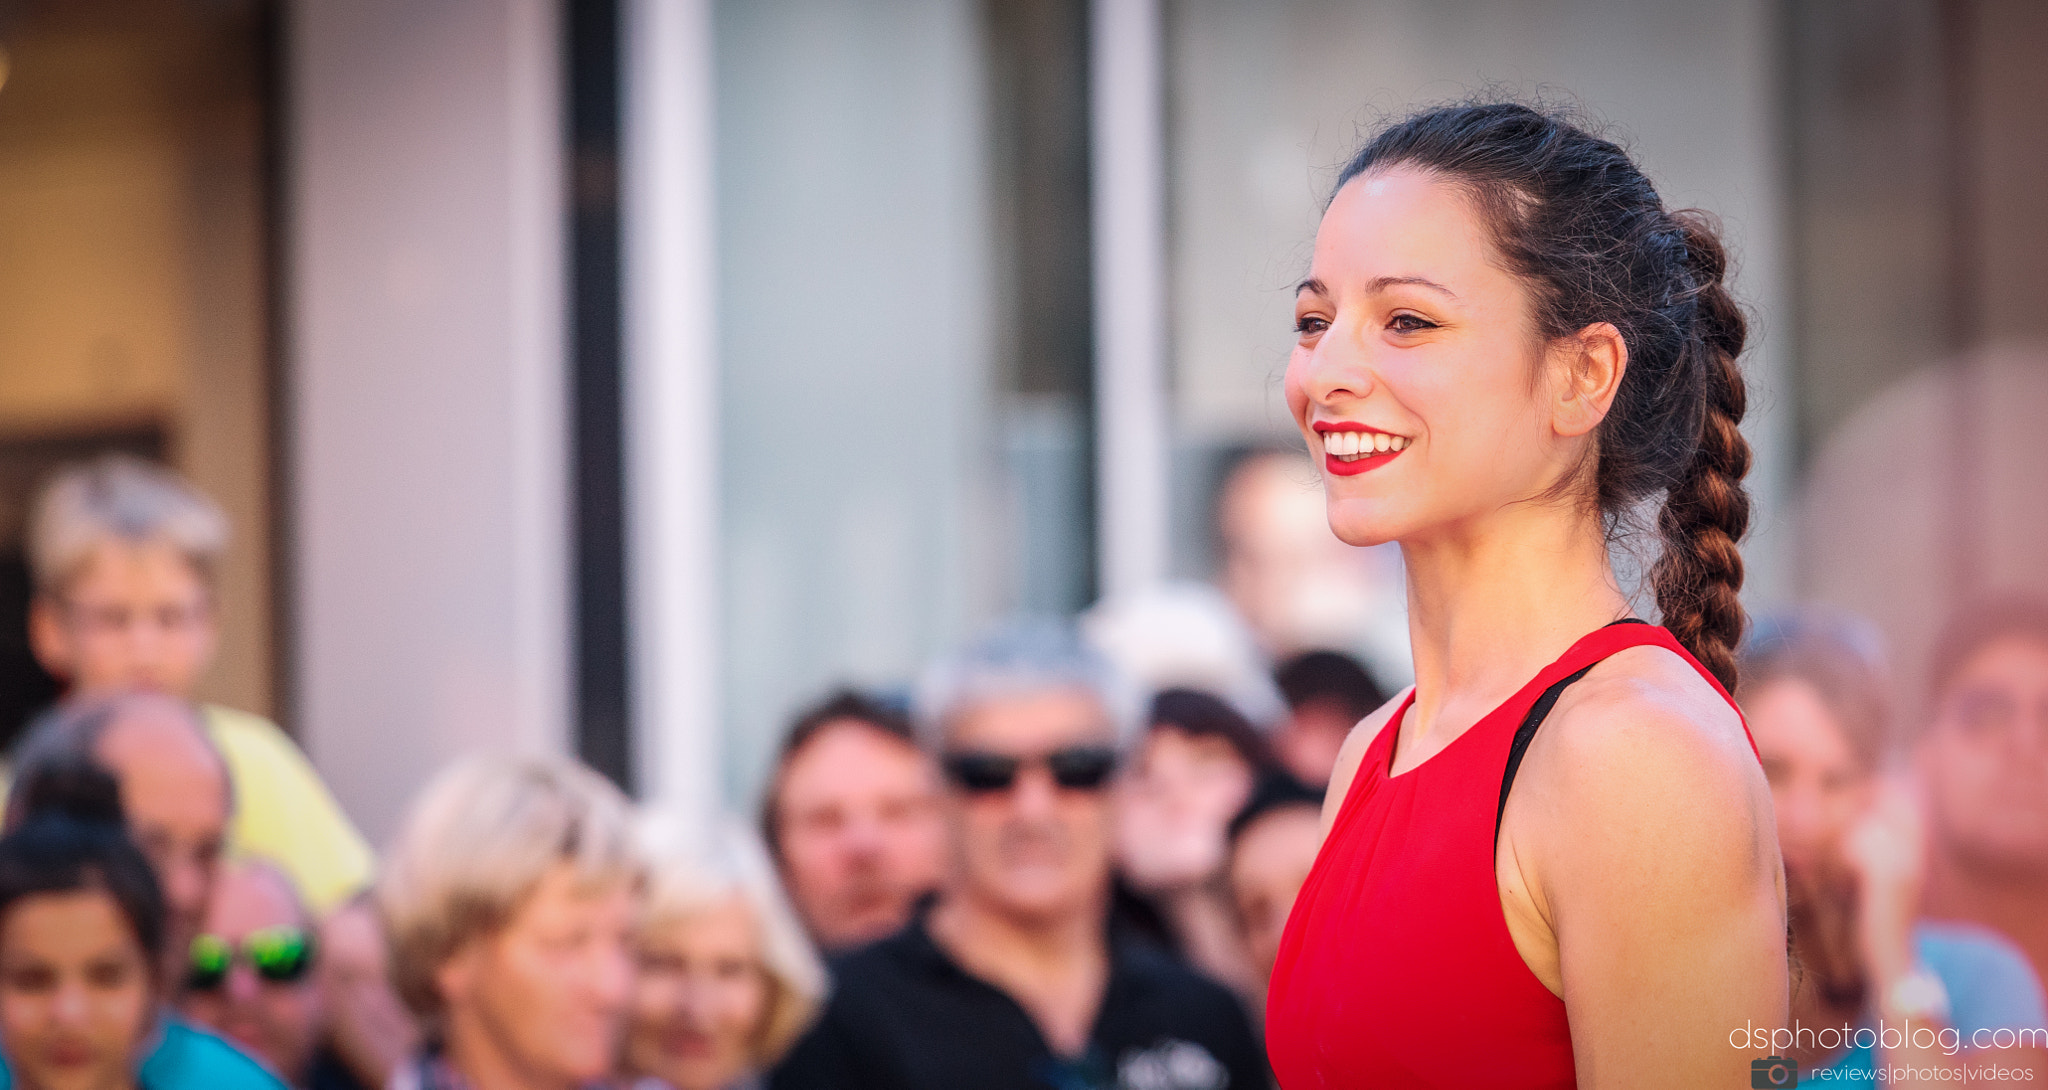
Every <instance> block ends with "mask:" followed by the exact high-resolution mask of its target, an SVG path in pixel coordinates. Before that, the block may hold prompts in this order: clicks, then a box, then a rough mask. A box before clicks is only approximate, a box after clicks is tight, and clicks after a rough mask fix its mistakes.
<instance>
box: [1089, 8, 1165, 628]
mask: <svg viewBox="0 0 2048 1090" xmlns="http://www.w3.org/2000/svg"><path fill="white" fill-rule="evenodd" d="M1090 31H1091V33H1090V35H1089V40H1090V44H1089V50H1090V56H1089V77H1090V87H1089V98H1090V109H1091V110H1092V112H1093V117H1092V118H1091V121H1092V123H1093V124H1092V127H1091V132H1090V150H1091V156H1090V158H1091V160H1092V165H1091V170H1092V172H1093V179H1092V180H1093V183H1094V185H1093V189H1094V193H1093V201H1094V224H1093V230H1094V249H1095V262H1094V273H1095V422H1096V423H1095V442H1096V482H1097V483H1096V497H1097V498H1096V503H1097V508H1096V510H1097V515H1096V520H1097V527H1096V528H1097V533H1098V535H1099V539H1100V544H1099V548H1100V550H1101V552H1100V557H1101V588H1102V592H1103V593H1104V594H1105V595H1109V594H1116V593H1119V592H1123V591H1129V590H1134V589H1139V588H1142V587H1144V586H1146V585H1147V584H1150V583H1153V582H1156V581H1158V580H1159V579H1161V578H1163V577H1164V576H1165V574H1166V563H1167V525H1168V523H1167V517H1168V511H1167V496H1168V493H1169V485H1170V482H1169V477H1168V469H1167V443H1168V440H1167V387H1166V240H1165V226H1166V209H1165V183H1166V176H1165V161H1166V155H1165V128H1164V112H1163V109H1162V106H1161V102H1162V99H1163V93H1162V79H1163V71H1164V69H1163V67H1162V65H1161V58H1160V51H1161V49H1162V43H1161V34H1160V22H1159V5H1158V0H1094V4H1093V8H1092V11H1091V26H1090Z"/></svg>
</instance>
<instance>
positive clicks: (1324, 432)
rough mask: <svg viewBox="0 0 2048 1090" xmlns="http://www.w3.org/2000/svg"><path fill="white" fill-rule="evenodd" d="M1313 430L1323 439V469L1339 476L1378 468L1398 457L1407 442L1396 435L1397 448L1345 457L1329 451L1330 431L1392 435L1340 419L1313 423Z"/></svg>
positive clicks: (1348, 475)
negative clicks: (1399, 446) (1399, 445)
mask: <svg viewBox="0 0 2048 1090" xmlns="http://www.w3.org/2000/svg"><path fill="white" fill-rule="evenodd" d="M1315 431H1316V434H1317V435H1319V436H1321V437H1322V439H1323V469H1324V470H1325V471H1327V472H1329V473H1332V474H1334V475H1336V476H1339V477H1356V476H1358V475H1359V474H1361V473H1369V472H1371V471H1372V470H1375V469H1378V468H1379V467H1381V466H1383V465H1386V464H1387V463H1388V462H1391V461H1393V460H1394V459H1396V458H1399V457H1400V456H1401V452H1402V451H1403V450H1406V449H1407V447H1408V442H1409V441H1408V440H1407V439H1406V438H1405V437H1400V436H1396V441H1397V442H1399V443H1400V444H1401V448H1400V449H1399V450H1383V451H1380V452H1378V453H1376V454H1366V455H1364V456H1363V457H1357V458H1349V459H1346V458H1340V457H1338V456H1337V455H1334V454H1331V453H1330V452H1329V437H1330V435H1331V434H1332V433H1342V432H1363V433H1366V434H1369V435H1392V434H1393V433H1392V432H1381V431H1380V430H1379V429H1377V428H1369V427H1366V426H1365V425H1364V424H1354V423H1351V422H1349V421H1341V420H1340V421H1327V422H1323V423H1318V424H1316V425H1315Z"/></svg>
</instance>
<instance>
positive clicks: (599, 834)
mask: <svg viewBox="0 0 2048 1090" xmlns="http://www.w3.org/2000/svg"><path fill="white" fill-rule="evenodd" d="M643 881H644V878H643V874H642V870H641V862H640V853H639V849H638V846H637V844H636V842H635V838H634V835H633V829H632V824H631V818H630V808H629V805H628V804H627V802H626V799H625V796H623V795H621V794H620V793H619V791H618V789H617V788H615V787H613V786H612V785H611V784H610V783H609V782H607V781H606V780H605V779H603V778H602V777H600V776H598V775H597V774H596V773H594V772H591V771H590V770H589V769H587V768H584V767H583V766H581V765H578V764H576V763H575V762H573V761H569V760H566V759H562V758H555V757H490V758H471V759H468V760H465V761H462V762H460V763H458V764H456V765H455V766H453V767H451V768H449V769H448V770H446V771H444V772H443V773H441V774H440V775H439V776H437V777H435V779H434V781H433V782H432V783H430V784H428V786H427V788H426V790H425V791H424V792H423V793H422V794H421V796H420V798H419V800H418V802H417V803H416V804H415V806H414V808H413V810H412V813H411V814H410V815H409V816H408V817H407V819H406V822H405V826H404V828H403V830H402V831H401V832H400V833H399V836H398V840H397V842H396V843H395V844H394V845H393V847H392V849H391V853H390V856H389V858H388V859H387V860H386V862H385V866H384V870H383V873H382V875H381V876H380V877H379V879H378V884H377V893H376V898H377V906H378V909H379V910H380V912H381V914H382V915H383V918H384V925H385V933H386V935H387V936H388V939H389V942H390V946H391V971H392V979H393V983H395V984H396V985H397V987H398V993H399V995H400V996H401V997H403V998H404V1000H405V1002H406V1005H407V1006H408V1007H410V1008H412V1011H413V1013H414V1014H415V1015H416V1016H417V1017H419V1018H420V1019H421V1020H422V1021H423V1022H425V1023H426V1024H427V1025H428V1026H429V1027H430V1028H429V1031H428V1040H429V1044H428V1048H427V1050H426V1052H425V1053H424V1054H423V1055H422V1056H420V1057H419V1058H418V1059H417V1061H416V1062H414V1063H412V1064H410V1065H408V1066H407V1067H405V1068H404V1069H402V1070H401V1071H400V1072H399V1073H398V1075H397V1077H396V1078H395V1079H394V1080H393V1082H392V1086H393V1087H394V1088H397V1090H443V1088H448V1087H465V1088H471V1090H510V1088H521V1090H574V1088H577V1087H585V1086H590V1085H593V1084H596V1083H598V1082H599V1080H601V1079H603V1078H604V1077H605V1076H606V1075H608V1074H609V1073H610V1071H611V1068H612V1064H613V1061H614V1059H615V1057H616V1056H617V1053H618V1048H619V1045H620V1042H621V1036H622V1034H623V1032H624V1030H625V1021H626V1011H627V1004H628V1001H629V999H630V994H631V990H632V986H633V946H632V940H633V924H634V920H635V916H636V915H637V912H638V909H639V902H640V898H641V892H642V884H643Z"/></svg>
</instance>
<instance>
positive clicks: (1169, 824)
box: [1117, 725, 1252, 890]
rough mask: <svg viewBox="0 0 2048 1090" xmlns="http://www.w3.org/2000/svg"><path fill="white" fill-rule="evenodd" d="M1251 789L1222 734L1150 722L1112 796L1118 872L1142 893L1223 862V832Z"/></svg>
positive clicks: (1179, 883)
mask: <svg viewBox="0 0 2048 1090" xmlns="http://www.w3.org/2000/svg"><path fill="white" fill-rule="evenodd" d="M1251 791H1252V769H1251V766H1250V765H1249V764H1246V763H1245V760H1244V758H1243V757H1240V756H1239V755H1238V752H1237V750H1236V749H1235V748H1233V747H1232V746H1231V744H1230V743H1229V742H1228V741H1226V740H1225V739H1223V738H1220V737H1218V736H1216V735H1213V734H1211V735H1203V734H1190V733H1188V732H1187V731H1184V730H1181V729H1180V728H1179V727H1175V726H1172V725H1160V726H1155V727H1153V728H1152V729H1151V730H1150V731H1147V732H1146V734H1145V741H1144V744H1143V745H1142V746H1140V747H1139V749H1138V755H1137V760H1136V761H1135V762H1133V763H1132V766H1131V770H1130V772H1129V774H1128V775H1126V776H1125V777H1124V779H1123V783H1122V784H1121V787H1120V791H1119V793H1118V804H1119V805H1118V808H1117V855H1118V859H1119V861H1120V862H1121V863H1122V864H1123V869H1124V873H1125V874H1127V875H1129V876H1130V879H1131V881H1132V882H1133V883H1134V884H1135V885H1137V886H1138V888H1140V889H1144V890H1160V889H1172V888H1181V887H1186V886H1190V885H1194V884H1197V883H1200V882H1203V881H1206V880H1208V879H1209V878H1210V877H1212V876H1214V875H1215V873H1216V872H1217V870H1218V869H1219V868H1220V867H1222V865H1223V848H1224V843H1223V842H1224V836H1225V830H1226V829H1227V828H1228V827H1229V825H1230V819H1231V818H1232V817H1234V816H1236V814H1237V812H1238V810H1240V809H1242V808H1243V807H1244V802H1245V799H1246V798H1248V797H1249V796H1250V795H1251Z"/></svg>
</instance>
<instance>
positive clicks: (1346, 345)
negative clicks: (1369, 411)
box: [1294, 323, 1378, 405]
mask: <svg viewBox="0 0 2048 1090" xmlns="http://www.w3.org/2000/svg"><path fill="white" fill-rule="evenodd" d="M1294 362H1295V363H1296V365H1297V366H1298V367H1299V368H1300V382H1301V387H1302V392H1303V393H1305V394H1307V395H1308V398H1309V400H1311V401H1314V402H1316V403H1317V404H1321V405H1327V404H1330V403H1332V402H1338V401H1343V400H1345V399H1347V398H1350V399H1356V398H1363V397H1366V396H1367V395H1369V394H1371V393H1372V391H1373V388H1374V387H1375V386H1376V385H1378V382H1377V380H1376V379H1375V378H1374V376H1373V373H1372V360H1371V358H1370V357H1369V356H1368V354H1367V353H1366V351H1365V349H1364V347H1363V346H1362V345H1360V344H1359V343H1357V340H1356V338H1355V337H1354V336H1353V335H1352V331H1351V330H1350V329H1349V328H1348V327H1347V326H1345V325H1343V324H1341V323H1338V324H1333V325H1331V327H1330V328H1329V329H1327V330H1325V331H1324V332H1323V335H1322V336H1321V337H1319V338H1317V340H1316V343H1315V345H1314V346H1313V347H1309V348H1305V349H1301V350H1298V351H1297V352H1296V353H1295V361H1294Z"/></svg>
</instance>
